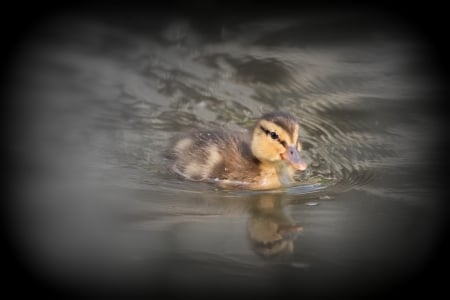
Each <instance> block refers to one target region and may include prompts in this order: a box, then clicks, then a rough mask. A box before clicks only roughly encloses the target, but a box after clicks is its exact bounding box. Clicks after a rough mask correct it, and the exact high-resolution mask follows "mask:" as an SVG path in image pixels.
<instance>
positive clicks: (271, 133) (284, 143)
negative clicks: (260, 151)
mask: <svg viewBox="0 0 450 300" xmlns="http://www.w3.org/2000/svg"><path fill="white" fill-rule="evenodd" d="M259 128H261V130H262V131H264V133H265V134H267V135H270V137H271V138H272V139H274V140H277V141H278V142H279V143H280V144H281V145H282V146H283V147H284V148H286V146H287V144H286V142H285V141H282V140H280V137H279V136H278V134H277V133H276V132H275V131H270V130H268V129H266V128H264V127H263V126H259Z"/></svg>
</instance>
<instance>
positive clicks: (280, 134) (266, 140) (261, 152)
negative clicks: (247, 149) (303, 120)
mask: <svg viewBox="0 0 450 300" xmlns="http://www.w3.org/2000/svg"><path fill="white" fill-rule="evenodd" d="M297 127H298V125H297V126H296V130H295V132H294V133H297V134H298V128H297ZM272 132H273V133H275V134H276V135H277V138H275V139H274V138H272ZM296 143H297V136H296V135H294V136H291V135H290V134H288V133H287V132H286V131H285V130H284V129H283V128H282V127H280V126H278V125H277V124H275V123H273V122H270V121H267V120H260V121H259V123H258V125H257V126H256V127H255V130H254V132H253V138H252V144H251V149H252V153H253V155H255V157H256V158H258V159H259V160H260V161H262V162H270V163H274V162H277V161H280V160H282V158H281V155H282V154H283V153H285V152H286V147H285V146H289V145H296Z"/></svg>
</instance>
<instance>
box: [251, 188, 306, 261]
mask: <svg viewBox="0 0 450 300" xmlns="http://www.w3.org/2000/svg"><path fill="white" fill-rule="evenodd" d="M285 200H286V199H285V195H284V194H259V195H257V197H255V198H254V199H251V201H250V208H249V220H248V223H247V233H248V235H247V236H248V239H249V241H250V245H251V249H252V250H253V251H254V252H255V253H256V254H258V255H259V256H261V257H263V258H266V259H271V258H275V257H280V256H284V255H289V254H292V252H293V251H294V242H293V241H294V240H295V238H296V237H297V235H298V234H299V233H300V232H302V231H303V228H302V227H301V226H300V225H298V224H296V223H295V222H294V221H293V220H292V218H291V217H290V216H289V215H288V214H287V212H286V207H285V206H286V205H285V204H286V201H285Z"/></svg>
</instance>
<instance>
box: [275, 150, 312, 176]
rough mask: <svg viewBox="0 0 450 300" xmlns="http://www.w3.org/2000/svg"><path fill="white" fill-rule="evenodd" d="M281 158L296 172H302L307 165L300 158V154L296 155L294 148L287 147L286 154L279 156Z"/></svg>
mask: <svg viewBox="0 0 450 300" xmlns="http://www.w3.org/2000/svg"><path fill="white" fill-rule="evenodd" d="M281 158H282V159H284V160H286V161H288V162H289V163H290V164H291V165H292V166H293V167H294V168H296V169H297V170H301V171H303V170H305V169H306V168H307V167H308V164H307V163H306V161H304V160H303V159H302V158H301V157H300V153H298V150H297V147H295V146H288V147H287V149H286V152H284V153H283V154H281Z"/></svg>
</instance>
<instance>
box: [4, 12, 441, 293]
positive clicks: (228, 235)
mask: <svg viewBox="0 0 450 300" xmlns="http://www.w3.org/2000/svg"><path fill="white" fill-rule="evenodd" d="M381 24H382V22H381V21H380V19H377V18H374V17H373V16H364V15H356V14H321V15H302V16H296V17H283V18H268V17H267V18H254V19H248V20H245V19H237V20H236V19H231V18H230V19H223V20H212V21H211V22H205V23H202V22H198V21H196V20H193V19H189V18H183V17H173V18H162V19H158V20H155V19H154V18H151V17H149V16H146V15H139V14H132V15H125V14H124V15H120V16H119V15H117V16H105V15H103V16H101V17H100V16H95V15H88V14H86V15H67V16H65V15H62V16H61V17H60V18H54V19H49V20H48V21H46V22H41V23H40V24H39V26H37V27H36V29H34V30H32V31H30V33H29V34H28V35H27V36H26V37H24V38H23V42H22V43H21V44H19V45H18V47H17V53H16V54H15V56H14V58H15V59H14V61H12V62H11V71H10V77H9V87H10V90H9V93H10V94H9V95H10V97H11V98H12V99H14V103H15V106H14V107H13V108H14V116H16V117H15V118H14V120H13V121H12V123H11V124H12V127H11V132H12V135H13V136H14V137H15V138H14V142H12V143H11V148H10V149H11V153H13V161H14V165H15V167H16V169H15V173H14V174H15V175H14V176H15V177H14V178H15V180H14V181H13V186H12V187H13V191H14V195H15V196H16V199H17V201H15V202H14V203H13V205H11V213H10V221H11V228H12V232H13V235H14V237H15V238H14V241H15V242H16V249H18V250H17V251H18V252H17V253H18V254H17V255H19V256H20V257H21V259H22V260H23V261H24V264H25V265H26V266H28V269H29V270H30V272H32V273H33V274H34V275H35V276H36V277H37V278H40V279H41V280H43V281H45V282H46V283H47V284H48V285H49V286H50V287H64V288H67V289H69V290H71V289H72V288H73V290H77V291H80V290H90V289H93V290H100V291H110V292H114V291H119V290H120V291H132V292H134V291H150V292H155V293H156V292H163V293H168V294H173V293H175V294H180V295H186V293H188V294H189V293H191V292H192V293H196V292H205V291H209V290H210V289H214V290H218V291H223V292H230V291H233V290H238V291H249V292H254V293H264V294H270V293H272V292H274V293H275V292H278V291H280V290H286V289H289V290H294V291H295V292H298V293H299V294H302V293H303V294H314V295H316V294H317V295H324V294H333V293H337V292H340V291H346V292H348V291H350V292H355V293H360V292H361V293H370V292H376V291H379V290H382V289H387V288H391V287H396V286H400V285H402V284H405V283H406V282H408V280H409V279H411V278H413V277H414V276H417V274H420V272H422V271H423V270H424V268H426V266H427V263H428V262H429V261H430V259H431V257H432V255H433V253H434V251H435V250H436V247H437V246H436V245H437V244H438V243H439V241H440V236H441V231H442V228H441V227H442V226H441V225H442V220H443V218H442V215H441V211H442V210H441V208H442V206H441V202H440V200H441V199H440V198H439V195H438V193H437V192H436V189H437V188H438V178H437V176H436V174H435V172H434V171H435V170H436V166H437V165H438V164H439V157H437V156H436V153H437V152H436V151H437V147H438V142H439V131H438V126H439V123H438V121H437V117H436V115H435V114H434V112H435V110H434V109H435V107H434V106H433V105H434V102H433V100H434V99H436V97H438V92H439V82H438V78H437V75H436V73H435V69H434V63H435V62H434V61H433V60H432V58H431V57H430V56H429V52H428V49H427V44H426V43H425V42H424V41H423V40H421V39H420V35H418V34H417V35H416V34H415V33H414V31H412V30H408V28H405V27H402V26H400V25H398V24H395V23H393V24H390V23H386V24H385V25H381ZM275 110H279V111H286V112H290V113H292V114H293V115H295V116H296V118H297V119H298V121H299V124H300V139H301V140H302V141H303V151H302V156H303V157H305V159H306V160H307V161H308V162H309V167H308V169H307V170H306V171H304V172H301V173H299V174H298V176H297V180H298V184H297V185H296V186H294V187H291V188H288V189H285V190H274V191H264V192H256V191H255V192H250V191H224V190H220V189H217V188H215V187H214V186H212V185H210V184H207V183H198V182H189V181H186V180H183V179H181V178H179V177H178V176H175V175H174V174H172V173H171V172H170V171H168V169H167V166H168V163H167V161H166V160H165V158H164V153H165V151H167V147H168V146H169V143H170V141H171V139H173V138H174V137H175V136H177V135H178V134H180V133H183V132H186V131H188V130H193V129H196V128H209V127H212V126H219V127H222V128H225V129H226V130H230V131H232V130H237V131H242V130H246V129H247V128H249V127H251V125H252V124H253V122H254V121H255V120H256V119H257V118H258V117H259V116H260V115H261V114H263V113H266V112H270V111H275Z"/></svg>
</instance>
